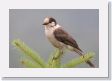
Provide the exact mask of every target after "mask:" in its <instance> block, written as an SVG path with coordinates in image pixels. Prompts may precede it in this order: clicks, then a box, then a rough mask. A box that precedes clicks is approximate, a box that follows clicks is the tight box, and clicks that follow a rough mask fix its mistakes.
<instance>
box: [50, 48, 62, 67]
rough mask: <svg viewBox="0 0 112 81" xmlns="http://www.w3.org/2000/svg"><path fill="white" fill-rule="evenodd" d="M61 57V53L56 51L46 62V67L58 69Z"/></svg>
mask: <svg viewBox="0 0 112 81" xmlns="http://www.w3.org/2000/svg"><path fill="white" fill-rule="evenodd" d="M62 55H63V54H62V52H61V51H60V50H59V49H56V51H55V52H54V53H53V54H52V55H51V56H50V59H49V61H48V67H49V68H60V66H61V57H62Z"/></svg>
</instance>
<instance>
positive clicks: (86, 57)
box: [62, 52, 94, 68]
mask: <svg viewBox="0 0 112 81" xmlns="http://www.w3.org/2000/svg"><path fill="white" fill-rule="evenodd" d="M93 56H94V53H93V52H89V53H87V54H85V55H84V56H80V57H79V58H75V59H72V60H71V61H69V62H68V63H66V64H64V65H62V68H73V67H76V66H77V65H79V64H81V63H84V62H86V61H88V60H90V59H91V58H92V57H93Z"/></svg>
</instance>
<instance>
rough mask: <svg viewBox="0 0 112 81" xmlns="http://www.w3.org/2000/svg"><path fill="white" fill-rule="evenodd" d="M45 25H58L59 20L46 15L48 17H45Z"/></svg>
mask: <svg viewBox="0 0 112 81" xmlns="http://www.w3.org/2000/svg"><path fill="white" fill-rule="evenodd" d="M43 25H46V26H51V27H53V26H56V25H57V22H56V20H55V19H54V18H52V17H46V18H45V19H44V23H43Z"/></svg>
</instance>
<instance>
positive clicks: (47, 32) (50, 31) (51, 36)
mask: <svg viewBox="0 0 112 81" xmlns="http://www.w3.org/2000/svg"><path fill="white" fill-rule="evenodd" d="M53 32H54V30H53V29H45V35H46V37H47V38H48V40H49V41H50V42H51V43H52V45H53V46H55V47H56V48H62V47H63V44H62V43H61V42H59V41H58V40H57V39H56V38H55V36H54V34H53Z"/></svg>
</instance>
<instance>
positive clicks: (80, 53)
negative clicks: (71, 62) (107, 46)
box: [74, 49, 95, 68]
mask: <svg viewBox="0 0 112 81" xmlns="http://www.w3.org/2000/svg"><path fill="white" fill-rule="evenodd" d="M74 51H75V52H76V53H78V54H79V55H80V56H82V55H83V52H82V51H80V50H78V49H74ZM86 63H87V64H88V65H89V66H90V67H92V68H95V65H94V64H93V63H92V62H91V61H90V60H88V61H86Z"/></svg>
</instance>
